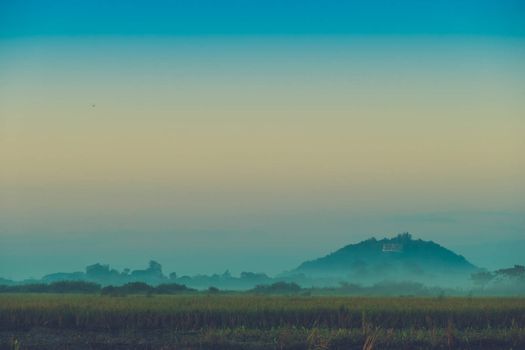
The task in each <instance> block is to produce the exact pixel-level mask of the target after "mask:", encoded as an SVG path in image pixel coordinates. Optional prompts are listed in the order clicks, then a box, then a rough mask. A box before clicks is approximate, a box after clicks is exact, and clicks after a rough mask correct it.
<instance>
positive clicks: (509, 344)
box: [0, 294, 525, 350]
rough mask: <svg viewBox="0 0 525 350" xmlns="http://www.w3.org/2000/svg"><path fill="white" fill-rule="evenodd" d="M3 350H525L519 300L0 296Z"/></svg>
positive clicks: (523, 306) (524, 302)
mask: <svg viewBox="0 0 525 350" xmlns="http://www.w3.org/2000/svg"><path fill="white" fill-rule="evenodd" d="M0 348H2V349H368V350H370V349H525V299H524V298H406V297H403V298H401V297H400V298H354V297H352V298H350V297H314V296H304V297H288V296H256V295H206V294H199V295H176V296H174V295H172V296H150V297H148V296H128V297H105V296H98V295H72V294H65V295H58V294H38V295H37V294H5V295H0Z"/></svg>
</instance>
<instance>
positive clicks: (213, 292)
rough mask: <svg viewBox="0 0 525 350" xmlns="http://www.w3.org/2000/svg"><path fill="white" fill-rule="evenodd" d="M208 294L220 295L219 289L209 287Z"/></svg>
mask: <svg viewBox="0 0 525 350" xmlns="http://www.w3.org/2000/svg"><path fill="white" fill-rule="evenodd" d="M208 293H210V294H216V293H220V289H219V288H217V287H213V286H211V287H209V288H208Z"/></svg>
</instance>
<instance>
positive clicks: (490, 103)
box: [0, 0, 525, 278]
mask: <svg viewBox="0 0 525 350" xmlns="http://www.w3.org/2000/svg"><path fill="white" fill-rule="evenodd" d="M524 62H525V5H524V3H523V2H522V1H508V0H504V1H480V0H478V1H473V0H472V1H460V0H457V1H421V0H419V1H386V0H382V1H335V0H334V1H208V0H206V1H204V0H202V1H197V0H195V1H147V2H146V1H142V2H141V1H112V2H108V1H81V0H76V1H71V0H68V1H65V0H57V1H52V2H49V1H43V0H38V1H14V0H13V1H2V2H1V3H0V276H3V277H9V278H27V277H40V276H42V275H43V274H46V273H49V272H55V271H74V270H82V269H83V267H84V266H85V265H87V264H91V263H94V262H104V263H110V264H111V265H112V266H115V267H117V268H122V267H130V268H138V267H141V266H144V265H145V264H146V263H147V261H148V260H149V259H156V260H158V261H160V262H161V263H162V264H163V265H164V268H165V270H166V272H171V271H176V272H177V273H178V274H195V273H213V272H223V271H224V270H226V269H230V271H232V272H233V273H239V272H240V271H243V270H246V271H261V272H267V273H270V274H275V273H278V272H281V271H283V270H286V269H291V268H293V267H295V266H296V265H298V264H299V263H300V262H302V261H303V260H305V259H310V258H314V257H318V256H321V255H324V254H326V253H328V252H330V251H333V250H334V249H337V248H339V247H341V246H343V245H346V244H349V243H354V242H356V241H359V240H361V239H366V238H369V237H370V236H376V237H378V238H382V237H384V236H391V235H394V234H397V233H398V232H404V231H409V232H411V233H413V234H414V235H415V236H416V237H420V238H423V239H432V240H434V241H437V242H438V243H441V244H443V245H445V246H447V247H450V248H453V249H455V250H456V251H457V252H459V253H462V254H464V255H465V256H466V257H467V258H469V259H471V260H472V262H474V263H475V264H478V265H480V266H484V267H488V268H498V267H504V266H508V265H511V264H514V263H521V264H525V258H524V256H525V255H524V254H523V250H524V249H525V180H524V179H525V156H524V155H525V137H524V135H525V65H524Z"/></svg>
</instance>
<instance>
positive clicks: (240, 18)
mask: <svg viewBox="0 0 525 350" xmlns="http://www.w3.org/2000/svg"><path fill="white" fill-rule="evenodd" d="M524 11H525V4H524V3H523V1H519V0H501V1H491V0H457V1H453V0H442V1H431V0H412V1H407V0H405V1H392V0H367V1H365V0H360V1H336V0H327V1H313V0H306V1H276V0H265V1H262V0H244V1H241V0H237V1H232V0H227V1H213V0H178V1H158V0H155V1H137V0H129V1H103V0H93V1H82V0H73V1H70V0H57V1H51V2H50V1H43V0H28V1H2V3H1V4H0V19H1V21H0V23H1V24H0V35H2V36H4V37H19V36H30V35H214V34H236V35H251V34H260V35H266V34H275V35H279V34H284V35H286V34H304V35H314V34H387V35H391V34H403V35H414V34H415V35H444V34H445V35H450V34H455V35H496V36H523V35H525V21H523V17H524Z"/></svg>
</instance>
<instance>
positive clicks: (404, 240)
mask: <svg viewBox="0 0 525 350" xmlns="http://www.w3.org/2000/svg"><path fill="white" fill-rule="evenodd" d="M477 269H478V268H477V267H476V266H474V265H473V264H471V263H470V262H469V261H467V260H466V259H465V258H464V257H463V256H461V255H458V254H456V253H454V252H453V251H451V250H449V249H447V248H444V247H443V246H441V245H439V244H437V243H434V242H432V241H423V240H421V239H413V238H412V235H410V234H409V233H408V232H405V233H402V234H399V235H397V236H395V237H393V238H384V239H381V240H377V239H375V238H370V239H368V240H365V241H362V242H359V243H357V244H349V245H347V246H345V247H343V248H341V249H339V250H337V251H335V252H333V253H331V254H328V255H326V256H324V257H321V258H318V259H315V260H310V261H306V262H304V263H302V264H301V265H299V267H297V268H296V269H294V270H292V271H291V272H290V273H291V274H303V275H306V276H308V277H336V276H339V277H347V278H348V277H349V278H354V279H359V280H360V281H363V280H364V281H367V280H368V281H375V280H384V279H395V280H399V279H401V280H403V279H410V280H428V279H432V278H440V277H443V276H452V275H458V274H461V275H464V274H470V273H472V272H474V271H476V270H477Z"/></svg>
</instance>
